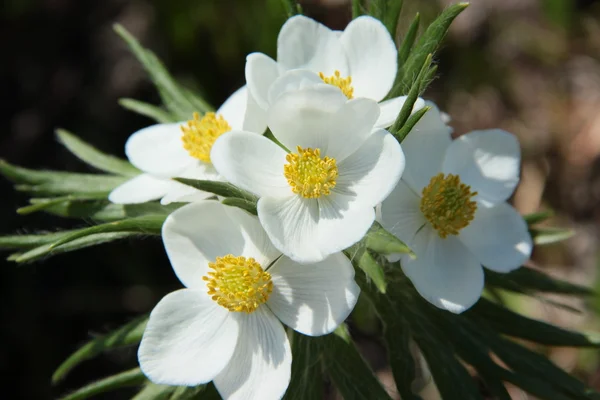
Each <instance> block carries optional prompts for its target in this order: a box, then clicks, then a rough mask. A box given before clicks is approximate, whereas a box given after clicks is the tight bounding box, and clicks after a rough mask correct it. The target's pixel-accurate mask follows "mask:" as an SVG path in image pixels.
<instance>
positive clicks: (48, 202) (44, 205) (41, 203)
mask: <svg viewBox="0 0 600 400" xmlns="http://www.w3.org/2000/svg"><path fill="white" fill-rule="evenodd" d="M105 198H106V195H105V194H96V195H83V196H81V195H79V196H61V197H53V198H42V199H37V198H35V199H30V201H31V200H35V201H34V202H33V204H31V205H29V206H25V207H21V208H17V213H18V214H21V215H27V214H32V213H34V212H38V211H44V210H46V209H49V208H53V207H55V206H57V205H60V204H62V203H71V202H90V201H91V202H96V201H98V200H100V199H105Z"/></svg>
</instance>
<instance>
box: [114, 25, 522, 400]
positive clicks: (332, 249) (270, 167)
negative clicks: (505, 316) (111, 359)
mask: <svg viewBox="0 0 600 400" xmlns="http://www.w3.org/2000/svg"><path fill="white" fill-rule="evenodd" d="M397 60H398V51H397V49H396V46H395V44H394V41H393V39H392V37H391V36H390V34H389V32H388V30H387V29H386V27H385V26H384V25H383V24H382V23H381V22H380V21H379V20H377V19H375V18H372V17H367V16H363V17H359V18H356V19H354V20H353V21H352V22H351V23H350V24H349V25H348V27H347V28H346V29H345V30H344V31H343V32H339V31H332V30H330V29H328V28H327V27H325V26H324V25H322V24H320V23H318V22H316V21H314V20H312V19H310V18H306V17H304V16H295V17H292V18H290V19H289V20H288V21H287V22H286V23H285V25H284V26H283V27H282V29H281V31H280V33H279V38H278V41H277V61H274V60H272V59H271V58H269V57H267V56H266V55H264V54H259V53H254V54H250V55H249V56H248V58H247V64H246V81H247V85H246V86H244V87H242V88H241V89H239V90H238V91H237V92H235V93H234V94H233V95H232V96H231V97H230V98H229V99H228V100H227V101H226V102H225V103H224V104H223V105H222V106H221V107H220V108H219V109H218V110H217V111H216V113H212V112H207V113H205V114H204V115H199V114H194V115H193V116H190V120H189V121H187V122H186V121H182V122H180V123H170V124H159V125H154V126H151V127H148V128H145V129H142V130H140V131H138V132H136V133H134V134H133V135H132V136H131V137H130V139H129V140H128V142H127V145H126V153H127V156H128V158H129V161H130V162H131V163H132V164H133V165H134V166H136V167H137V168H139V169H140V170H142V171H143V174H141V175H139V176H136V177H134V178H133V179H131V180H129V181H127V182H125V183H124V184H122V185H121V186H119V187H117V188H116V189H115V190H113V191H112V193H111V194H110V197H109V198H110V200H111V201H113V202H114V203H121V204H127V203H141V202H146V201H150V200H156V199H162V200H161V201H162V203H164V204H166V203H169V202H173V201H177V202H189V204H188V205H185V206H183V207H181V208H179V209H178V210H177V211H175V212H173V213H172V214H171V215H169V216H168V218H167V220H166V222H165V223H164V225H163V228H162V238H163V241H164V244H165V248H166V250H167V253H168V255H169V258H170V260H171V264H172V266H173V269H174V271H175V274H176V275H177V277H178V278H179V280H180V281H181V283H182V284H183V285H184V286H185V289H182V290H179V291H176V292H174V293H171V294H169V295H167V296H165V297H164V298H163V299H162V300H161V301H160V302H159V303H158V305H157V306H156V307H155V309H154V311H153V312H152V314H151V316H150V320H149V323H148V326H147V328H146V330H145V333H144V336H143V339H142V342H141V345H140V348H139V353H138V356H139V362H140V366H141V368H142V370H143V372H144V373H145V374H146V375H147V376H148V378H149V379H150V380H152V381H153V382H155V383H160V384H169V385H187V386H194V385H199V384H202V383H206V382H209V381H213V382H214V384H215V386H216V388H217V390H218V391H219V393H220V394H221V395H222V396H223V397H224V398H226V399H267V400H268V399H278V398H281V397H282V396H283V394H284V393H285V391H286V389H287V387H288V384H289V381H290V371H291V364H292V355H291V351H290V345H289V343H288V338H287V336H286V333H285V329H284V328H283V326H282V324H281V323H283V324H285V325H287V326H288V327H290V328H292V329H294V330H296V331H298V332H301V333H303V334H305V335H310V336H318V335H324V334H328V333H330V332H332V331H333V330H334V329H336V327H337V326H338V325H339V324H341V323H342V322H343V321H344V320H345V319H346V318H347V317H348V315H349V314H350V312H351V311H352V309H353V308H354V306H355V304H356V302H357V299H358V296H359V293H360V289H359V287H358V286H357V284H356V283H355V281H354V269H353V266H352V263H351V261H350V260H349V259H348V258H347V256H346V255H345V254H344V253H343V251H344V250H345V249H348V248H349V247H351V246H353V245H355V244H356V243H357V242H359V241H361V240H362V239H363V237H364V236H365V234H366V233H367V231H368V230H369V228H370V227H371V226H372V225H373V223H374V222H375V219H376V209H377V208H379V209H380V213H379V216H380V220H379V222H380V223H381V224H382V225H383V227H384V228H386V229H387V230H388V231H390V232H392V233H393V234H394V235H396V236H397V237H398V238H399V239H400V240H401V241H403V242H404V243H405V244H406V245H408V247H410V248H411V249H412V253H411V254H401V255H393V254H392V255H390V256H389V259H390V261H398V260H400V266H401V267H402V270H403V271H404V273H405V274H406V276H407V277H408V278H409V279H410V280H411V281H412V283H413V284H414V286H415V288H416V289H417V290H418V292H419V293H420V294H421V295H422V296H423V297H424V298H426V299H427V300H428V301H429V302H431V303H432V304H434V305H435V306H437V307H439V308H443V309H446V310H448V311H451V312H453V313H460V312H463V311H465V310H466V309H468V308H469V307H471V306H472V305H473V304H475V303H476V302H477V300H478V299H479V297H480V296H481V293H482V290H483V282H484V278H483V269H482V265H485V266H486V267H487V268H490V269H492V270H494V271H497V272H509V271H512V270H514V269H516V268H518V267H519V266H521V265H522V263H523V262H524V261H526V260H527V259H528V258H529V256H530V253H531V250H532V239H531V236H530V234H529V232H528V229H527V225H526V224H525V222H524V220H523V218H522V217H521V216H520V215H519V214H518V213H517V212H516V211H515V210H514V209H513V208H512V207H511V206H510V205H508V204H507V203H506V200H507V199H508V198H509V197H510V195H511V194H512V192H513V191H514V189H515V187H516V185H517V183H518V181H519V164H520V151H519V145H518V143H517V140H516V139H515V137H514V136H512V135H511V134H509V133H506V132H504V131H500V130H490V131H476V132H471V133H468V134H466V135H463V136H461V137H459V138H457V139H454V140H453V139H452V138H451V131H452V130H451V128H449V127H448V126H447V125H446V124H445V123H444V120H443V118H442V117H441V115H440V113H439V112H438V110H437V109H436V108H435V106H433V105H432V104H429V107H431V109H430V110H429V111H427V112H426V113H425V114H424V116H422V118H421V119H420V121H419V122H418V123H417V124H416V125H415V126H414V127H413V128H412V130H411V131H410V133H409V134H408V136H407V137H406V139H405V140H404V141H403V142H402V147H401V145H400V143H399V141H398V140H397V138H396V137H394V136H393V135H392V134H391V133H390V132H388V131H387V130H386V129H385V128H387V127H389V126H390V125H392V123H393V122H394V121H395V120H396V118H397V116H398V114H399V113H400V110H401V109H402V107H403V105H404V102H405V101H406V97H395V98H390V99H386V96H387V95H388V93H389V92H390V90H391V89H392V86H393V84H394V80H395V78H396V75H397V70H398V65H397ZM384 99H386V100H384ZM413 101H414V100H413ZM425 105H426V103H425V102H424V101H422V100H420V99H419V100H418V101H416V102H414V108H413V112H417V111H419V110H421V109H423V107H425ZM266 129H268V130H269V132H270V134H269V137H267V136H264V135H263V133H264V132H265V130H266ZM175 177H182V178H188V179H197V180H216V181H224V182H228V183H230V184H233V185H234V186H236V187H237V188H240V189H243V190H245V191H248V192H250V193H252V194H253V195H255V196H256V197H257V198H258V202H257V205H256V212H257V216H255V215H252V214H251V213H249V212H247V211H244V210H242V209H240V208H236V207H232V206H227V205H223V204H221V203H220V202H219V201H218V200H211V199H207V198H208V197H210V196H211V195H212V194H210V193H206V192H202V191H199V190H197V189H195V188H193V187H191V186H186V185H184V184H183V183H180V182H176V181H173V180H172V179H170V178H175Z"/></svg>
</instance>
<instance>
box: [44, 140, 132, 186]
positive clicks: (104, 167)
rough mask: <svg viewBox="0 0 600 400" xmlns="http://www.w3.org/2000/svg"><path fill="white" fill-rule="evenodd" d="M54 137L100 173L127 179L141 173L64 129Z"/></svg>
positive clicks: (127, 163)
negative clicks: (103, 172) (108, 173)
mask: <svg viewBox="0 0 600 400" xmlns="http://www.w3.org/2000/svg"><path fill="white" fill-rule="evenodd" d="M56 136H58V140H59V142H61V143H62V144H63V146H65V147H66V148H67V150H69V151H70V152H71V153H73V154H74V155H75V156H76V157H77V158H79V159H80V160H81V161H83V162H85V163H86V164H88V165H91V166H92V167H94V168H96V169H99V170H100V171H105V172H110V173H113V174H116V175H122V176H127V177H134V176H137V175H139V174H140V173H141V171H140V170H139V169H137V168H136V167H134V166H133V165H131V163H129V162H128V161H125V160H121V159H120V158H117V157H114V156H110V155H108V154H104V153H102V152H100V151H98V150H97V149H95V148H94V147H92V146H91V145H89V144H87V143H85V142H84V141H83V140H81V139H79V138H78V137H77V136H75V135H74V134H72V133H70V132H68V131H66V130H64V129H57V130H56Z"/></svg>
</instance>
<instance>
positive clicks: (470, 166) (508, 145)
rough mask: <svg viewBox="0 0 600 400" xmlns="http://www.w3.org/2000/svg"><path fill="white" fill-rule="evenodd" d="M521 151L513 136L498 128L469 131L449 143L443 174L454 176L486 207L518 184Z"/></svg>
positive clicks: (496, 202)
mask: <svg viewBox="0 0 600 400" xmlns="http://www.w3.org/2000/svg"><path fill="white" fill-rule="evenodd" d="M520 165H521V149H520V147H519V142H518V140H517V138H516V137H515V136H514V135H511V134H510V133H508V132H506V131H503V130H501V129H491V130H485V131H473V132H470V133H467V134H466V135H462V136H460V137H459V138H457V139H456V140H454V141H453V142H452V144H451V145H450V147H448V150H447V152H446V157H445V158H444V164H443V171H444V172H445V173H450V174H458V175H459V176H460V179H461V181H463V182H464V183H466V184H467V185H470V186H471V187H472V188H473V189H474V190H476V191H477V192H478V195H477V197H476V199H477V201H478V202H479V203H481V204H482V205H484V206H486V207H491V206H493V205H496V204H499V203H502V202H504V201H506V199H508V198H509V197H510V195H511V194H512V193H513V191H514V190H515V187H517V184H518V183H519V167H520Z"/></svg>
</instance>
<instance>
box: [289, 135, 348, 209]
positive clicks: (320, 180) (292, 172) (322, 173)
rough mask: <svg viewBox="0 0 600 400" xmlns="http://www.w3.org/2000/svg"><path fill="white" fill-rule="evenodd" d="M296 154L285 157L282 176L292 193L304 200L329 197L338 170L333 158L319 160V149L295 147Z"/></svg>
mask: <svg viewBox="0 0 600 400" xmlns="http://www.w3.org/2000/svg"><path fill="white" fill-rule="evenodd" d="M297 151H298V152H297V153H290V154H288V155H287V156H286V158H285V159H286V160H287V162H288V163H287V164H286V165H284V166H283V174H284V176H285V177H286V178H287V181H288V183H289V184H290V186H291V188H292V191H293V192H294V193H296V194H299V195H300V196H302V197H304V198H306V199H314V198H319V197H321V196H327V195H329V193H330V191H331V189H333V188H334V187H335V184H336V179H337V176H338V169H337V165H336V163H335V159H334V158H329V157H324V158H321V150H319V149H314V150H313V149H311V148H307V149H303V148H302V147H300V146H298V147H297Z"/></svg>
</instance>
